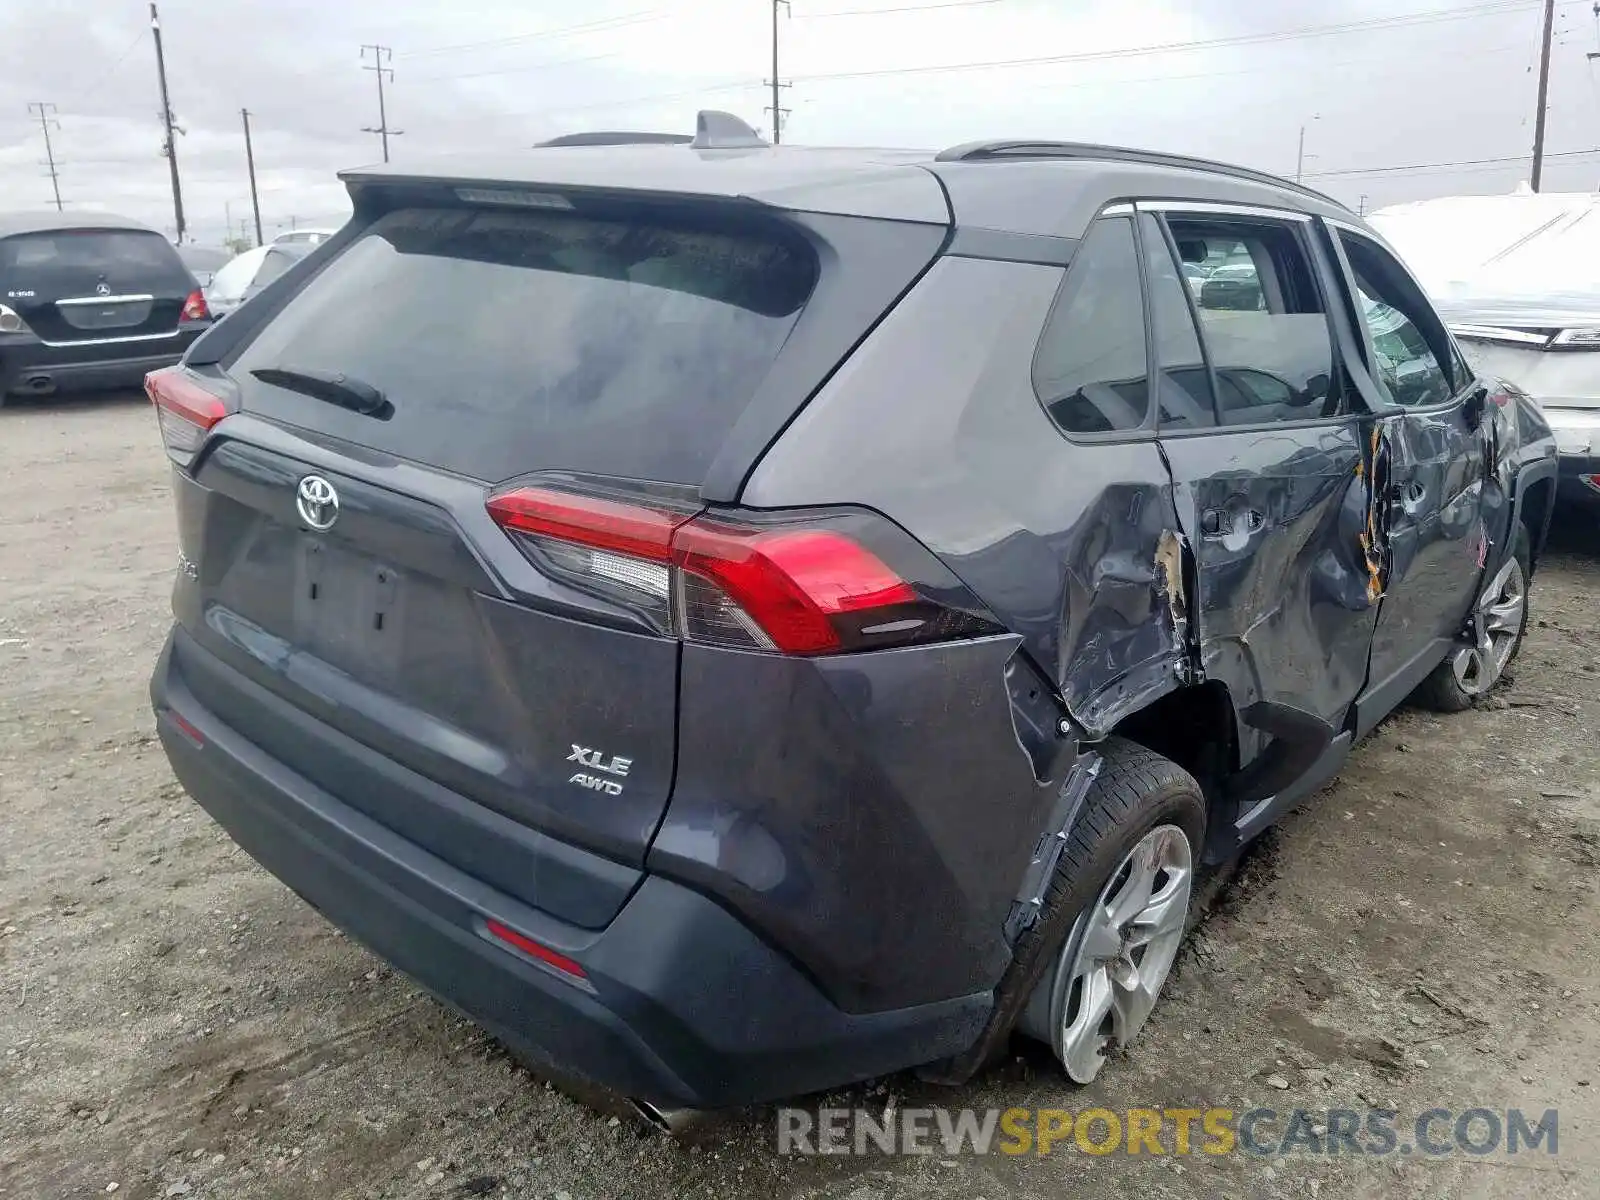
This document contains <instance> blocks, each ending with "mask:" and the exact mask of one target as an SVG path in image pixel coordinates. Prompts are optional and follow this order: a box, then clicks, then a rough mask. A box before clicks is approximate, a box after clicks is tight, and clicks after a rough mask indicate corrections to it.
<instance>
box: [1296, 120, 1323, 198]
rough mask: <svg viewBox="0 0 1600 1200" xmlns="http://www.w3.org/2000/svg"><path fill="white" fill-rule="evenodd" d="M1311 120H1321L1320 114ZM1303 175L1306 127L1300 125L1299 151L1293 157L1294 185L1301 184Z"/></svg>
mask: <svg viewBox="0 0 1600 1200" xmlns="http://www.w3.org/2000/svg"><path fill="white" fill-rule="evenodd" d="M1311 119H1312V120H1313V121H1320V120H1322V114H1321V113H1318V114H1317V115H1315V116H1313V117H1312V118H1311ZM1311 157H1312V158H1315V157H1316V155H1315V154H1313V155H1312V156H1311ZM1305 173H1306V126H1305V125H1302V126H1300V150H1299V153H1297V154H1296V155H1295V160H1294V181H1295V182H1296V183H1301V182H1303V179H1304V176H1305Z"/></svg>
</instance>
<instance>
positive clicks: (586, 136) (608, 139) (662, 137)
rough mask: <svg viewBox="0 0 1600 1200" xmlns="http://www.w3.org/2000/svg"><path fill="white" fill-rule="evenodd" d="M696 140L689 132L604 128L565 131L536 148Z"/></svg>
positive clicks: (676, 143) (683, 143)
mask: <svg viewBox="0 0 1600 1200" xmlns="http://www.w3.org/2000/svg"><path fill="white" fill-rule="evenodd" d="M692 141H694V139H693V138H692V137H690V136H689V135H688V134H687V133H644V132H632V131H629V130H626V129H602V130H596V131H594V132H593V133H564V134H562V135H561V136H560V137H553V138H551V139H550V140H549V141H548V142H540V143H539V144H538V145H537V146H536V147H535V149H543V148H545V147H547V146H648V145H658V144H659V145H664V146H687V145H688V144H689V143H690V142H692Z"/></svg>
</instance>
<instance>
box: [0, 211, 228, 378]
mask: <svg viewBox="0 0 1600 1200" xmlns="http://www.w3.org/2000/svg"><path fill="white" fill-rule="evenodd" d="M210 324H211V314H210V313H209V312H208V311H207V310H206V302H205V297H204V296H203V295H202V294H201V291H200V285H199V284H198V283H197V282H196V281H195V278H194V276H193V275H192V274H190V272H189V268H188V267H186V266H185V265H184V263H183V260H182V259H180V258H179V257H178V252H177V251H176V250H175V249H174V248H173V247H172V245H171V244H170V243H169V242H168V241H167V240H166V238H164V237H162V236H161V234H159V233H157V232H156V231H155V230H153V229H150V228H147V227H146V226H144V225H141V224H139V223H138V222H137V221H130V220H128V219H127V218H125V217H116V216H111V215H110V214H108V213H55V212H51V213H7V214H0V404H4V403H5V400H6V398H7V397H9V396H48V395H52V394H54V393H56V392H69V391H71V392H76V391H93V390H96V389H100V388H119V387H137V386H138V385H139V383H140V381H141V380H143V378H144V376H145V374H146V373H147V372H150V371H153V370H156V369H158V368H161V367H166V366H171V365H172V364H173V363H175V362H177V361H178V359H179V358H180V357H182V355H183V352H184V351H185V350H187V349H188V348H189V344H190V343H191V342H193V341H194V339H195V338H196V337H198V336H199V335H200V334H201V333H202V332H203V331H204V330H205V329H206V328H207V327H208V326H209V325H210Z"/></svg>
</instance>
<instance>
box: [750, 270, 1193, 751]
mask: <svg viewBox="0 0 1600 1200" xmlns="http://www.w3.org/2000/svg"><path fill="white" fill-rule="evenodd" d="M1061 275H1062V271H1061V268H1059V267H1052V266H1042V265H1036V264H1027V263H1011V262H995V261H989V260H982V259H966V258H958V257H946V258H943V259H941V260H940V261H939V262H938V263H936V264H935V265H934V266H933V268H932V269H930V270H929V272H928V273H927V275H926V276H925V277H924V278H923V279H922V280H921V281H920V282H919V283H918V284H917V286H916V287H915V288H913V289H912V291H911V292H910V293H909V294H908V295H907V297H906V298H905V299H904V300H903V301H902V302H901V304H900V306H899V307H898V308H897V309H896V310H895V311H894V312H893V313H892V314H890V316H889V317H888V318H887V319H886V320H885V321H884V323H883V324H882V325H881V326H880V327H879V328H878V329H877V331H875V332H874V334H873V335H872V336H871V337H870V338H869V339H868V340H867V342H866V343H865V344H864V345H863V346H862V347H861V348H860V349H858V350H857V352H856V353H855V355H854V356H853V357H852V358H851V359H850V361H849V362H847V363H846V364H845V365H844V366H843V367H841V368H840V370H839V371H838V373H837V374H836V375H835V376H834V378H833V379H832V380H830V382H829V383H828V384H827V386H825V387H824V388H823V389H822V391H821V392H820V393H819V394H818V395H817V396H816V397H815V398H814V399H813V400H812V401H811V403H810V404H809V405H807V407H806V408H805V409H804V410H803V411H802V412H801V413H800V415H799V416H798V417H797V418H796V419H795V421H794V423H793V425H791V427H790V428H789V430H788V432H787V433H786V434H785V435H784V436H783V438H781V439H780V440H779V442H778V443H777V444H776V445H775V446H774V447H773V448H772V450H770V451H769V452H768V454H767V456H766V457H765V458H764V459H763V460H762V462H761V463H760V465H759V466H758V467H757V468H756V470H755V472H754V474H753V475H752V477H751V480H750V483H749V484H748V486H747V488H746V491H745V494H744V497H743V502H744V503H745V504H747V505H750V506H754V507H759V508H768V507H771V508H781V507H789V506H793V505H810V504H827V503H835V502H841V503H842V502H851V503H857V504H866V505H869V506H871V507H873V508H876V509H878V510H879V511H880V512H883V513H884V514H886V515H887V516H889V517H891V518H893V519H894V520H895V521H897V522H898V523H899V524H901V525H902V526H904V527H905V528H906V529H907V530H909V531H910V532H911V533H912V534H914V535H915V536H916V537H917V538H919V539H920V540H921V541H922V542H923V543H924V544H925V545H927V546H928V547H929V548H930V549H932V550H933V551H934V552H936V553H937V554H939V555H940V556H941V557H942V558H943V559H944V561H945V562H946V563H947V564H948V565H949V566H950V567H951V568H952V569H953V570H954V571H955V572H956V574H957V575H959V576H960V577H961V578H962V580H963V581H964V582H965V583H966V584H967V586H968V587H970V588H971V589H972V590H973V592H974V593H976V594H977V595H978V596H979V597H980V598H981V599H982V600H983V601H984V602H985V603H986V604H988V605H989V607H990V608H991V609H992V610H993V611H994V612H995V613H996V614H997V615H998V616H999V617H1000V619H1001V620H1002V621H1003V622H1004V623H1005V624H1006V625H1007V626H1008V627H1009V628H1010V629H1011V630H1012V631H1013V632H1015V633H1017V634H1018V635H1020V636H1021V638H1022V642H1023V646H1024V648H1025V650H1026V652H1027V654H1028V655H1029V657H1030V658H1031V659H1032V660H1033V662H1034V663H1035V664H1037V665H1038V667H1039V668H1040V670H1041V671H1042V672H1043V673H1044V674H1045V675H1046V676H1047V677H1048V678H1049V679H1050V680H1051V681H1052V682H1053V683H1054V684H1055V685H1056V686H1057V687H1058V688H1060V689H1061V693H1062V697H1063V699H1064V700H1065V702H1066V704H1067V706H1068V708H1069V709H1070V711H1071V713H1072V715H1073V717H1074V718H1075V719H1076V720H1077V721H1078V722H1079V723H1080V724H1081V725H1082V726H1083V727H1084V728H1085V729H1086V730H1087V731H1089V732H1090V733H1091V734H1099V733H1103V732H1104V731H1105V730H1107V729H1109V728H1110V727H1111V726H1112V725H1114V724H1115V723H1116V721H1117V720H1118V719H1119V718H1120V717H1121V716H1122V715H1124V714H1126V713H1128V712H1131V711H1133V710H1135V709H1137V708H1139V707H1141V706H1142V705H1143V704H1145V703H1147V702H1148V701H1149V700H1150V699H1152V698H1154V697H1155V696H1157V695H1159V694H1161V693H1163V692H1166V691H1169V690H1171V689H1172V688H1173V687H1174V686H1176V685H1177V684H1178V682H1179V678H1180V675H1181V672H1182V671H1183V669H1184V667H1185V664H1186V661H1187V656H1186V653H1185V649H1184V633H1183V631H1182V630H1181V628H1180V624H1181V616H1180V614H1181V613H1182V612H1183V605H1182V604H1181V603H1174V600H1175V599H1179V598H1180V597H1181V592H1180V593H1178V594H1175V592H1174V588H1173V584H1174V582H1175V581H1177V582H1180V583H1181V579H1182V571H1181V570H1179V571H1174V570H1173V566H1174V561H1175V560H1174V550H1175V549H1181V543H1179V542H1178V541H1177V539H1178V538H1179V536H1180V531H1181V529H1182V526H1181V524H1180V522H1179V520H1178V517H1177V514H1176V512H1175V511H1174V509H1173V504H1172V496H1171V487H1170V479H1169V476H1168V474H1167V470H1166V466H1165V464H1164V463H1163V461H1162V457H1161V452H1160V450H1159V449H1158V448H1157V446H1156V443H1155V441H1154V439H1153V437H1152V438H1145V439H1140V440H1129V441H1117V442H1103V443H1096V444H1078V443H1074V442H1071V441H1069V440H1068V439H1067V438H1065V437H1064V436H1063V435H1062V434H1061V433H1060V432H1059V431H1058V430H1057V429H1056V427H1055V426H1054V425H1053V424H1052V423H1051V422H1050V420H1049V418H1048V417H1047V416H1046V415H1045V413H1044V411H1043V409H1042V407H1041V406H1040V404H1039V401H1038V398H1037V396H1036V395H1035V392H1034V388H1033V381H1032V378H1031V375H1030V364H1031V362H1032V358H1033V351H1034V347H1035V345H1036V344H1037V342H1038V337H1039V332H1040V329H1041V328H1042V326H1043V324H1044V321H1045V315H1046V313H1047V312H1048V310H1049V307H1050V304H1051V302H1052V300H1053V299H1054V297H1055V294H1056V289H1057V287H1058V285H1059V284H1060V281H1061Z"/></svg>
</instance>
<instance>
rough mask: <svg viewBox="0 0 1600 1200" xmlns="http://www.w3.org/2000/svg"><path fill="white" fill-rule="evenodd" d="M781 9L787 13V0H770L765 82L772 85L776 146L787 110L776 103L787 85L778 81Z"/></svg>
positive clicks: (773, 131) (781, 138) (773, 133)
mask: <svg viewBox="0 0 1600 1200" xmlns="http://www.w3.org/2000/svg"><path fill="white" fill-rule="evenodd" d="M779 7H782V9H783V11H784V13H785V14H787V13H788V11H789V0H772V78H771V79H770V80H768V81H767V82H768V83H770V84H771V85H772V144H773V145H774V146H776V145H777V144H778V143H779V142H780V141H782V140H783V114H784V113H786V112H788V111H789V110H788V109H786V108H783V107H782V106H781V105H780V104H779V101H778V95H779V92H780V90H781V89H783V88H786V87H788V86H789V85H788V84H787V83H783V82H780V81H779V79H778V9H779Z"/></svg>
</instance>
